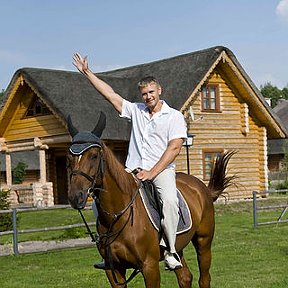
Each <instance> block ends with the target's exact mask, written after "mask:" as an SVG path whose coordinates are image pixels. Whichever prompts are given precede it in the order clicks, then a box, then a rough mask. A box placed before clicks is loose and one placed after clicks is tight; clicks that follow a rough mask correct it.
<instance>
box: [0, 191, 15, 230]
mask: <svg viewBox="0 0 288 288" xmlns="http://www.w3.org/2000/svg"><path fill="white" fill-rule="evenodd" d="M8 195H9V191H4V190H0V210H8V209H9V205H10V204H9V201H8ZM12 227H13V222H12V215H11V213H1V214H0V232H2V231H9V230H12Z"/></svg>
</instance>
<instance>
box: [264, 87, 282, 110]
mask: <svg viewBox="0 0 288 288" xmlns="http://www.w3.org/2000/svg"><path fill="white" fill-rule="evenodd" d="M260 91H261V93H262V95H263V96H264V97H265V98H269V99H271V107H272V108H274V107H275V106H276V105H277V103H278V101H279V99H280V98H282V93H281V90H279V89H278V88H277V87H276V86H273V85H272V84H271V83H270V82H268V83H266V84H265V85H263V86H262V85H261V86H260Z"/></svg>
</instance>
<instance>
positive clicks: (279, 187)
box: [276, 180, 288, 190]
mask: <svg viewBox="0 0 288 288" xmlns="http://www.w3.org/2000/svg"><path fill="white" fill-rule="evenodd" d="M286 189H288V180H285V181H284V182H280V183H279V184H277V186H276V190H286Z"/></svg>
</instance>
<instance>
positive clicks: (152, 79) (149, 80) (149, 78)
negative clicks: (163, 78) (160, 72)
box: [137, 76, 161, 90]
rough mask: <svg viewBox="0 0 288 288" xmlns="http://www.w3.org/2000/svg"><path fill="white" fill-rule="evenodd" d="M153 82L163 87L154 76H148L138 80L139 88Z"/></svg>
mask: <svg viewBox="0 0 288 288" xmlns="http://www.w3.org/2000/svg"><path fill="white" fill-rule="evenodd" d="M151 83H155V84H156V85H157V86H159V87H161V85H160V82H159V81H158V80H157V79H156V78H155V77H154V76H146V77H144V78H142V79H141V80H140V81H139V82H138V84H137V87H138V90H141V88H143V87H145V86H147V85H148V84H151Z"/></svg>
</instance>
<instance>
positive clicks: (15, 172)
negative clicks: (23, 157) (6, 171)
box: [12, 161, 28, 184]
mask: <svg viewBox="0 0 288 288" xmlns="http://www.w3.org/2000/svg"><path fill="white" fill-rule="evenodd" d="M27 167H28V165H27V164H26V163H24V162H21V161H20V162H18V164H17V166H16V167H15V168H13V169H12V179H13V181H12V182H13V184H21V183H22V182H23V180H24V178H25V175H26V168H27Z"/></svg>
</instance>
